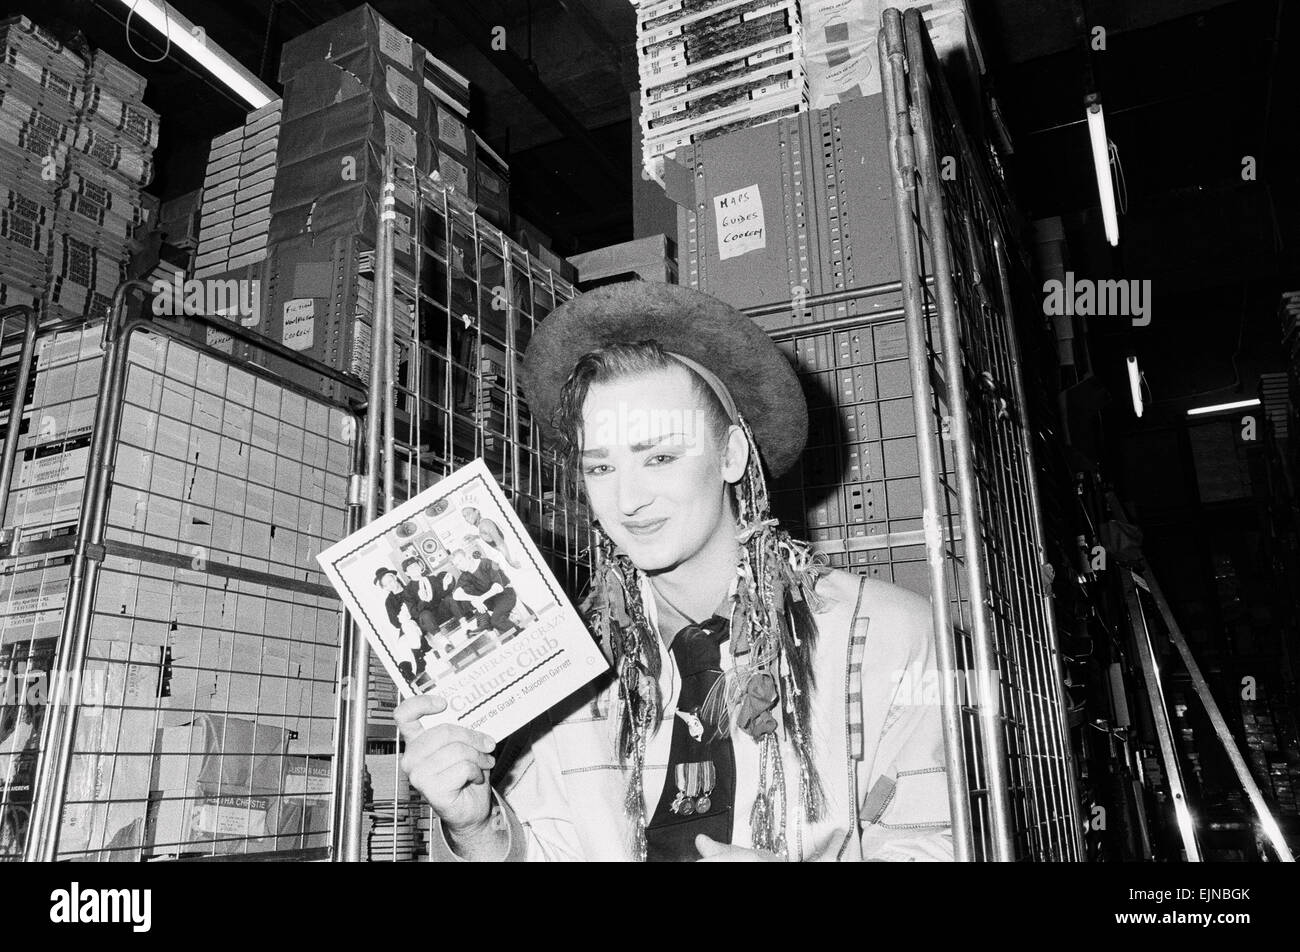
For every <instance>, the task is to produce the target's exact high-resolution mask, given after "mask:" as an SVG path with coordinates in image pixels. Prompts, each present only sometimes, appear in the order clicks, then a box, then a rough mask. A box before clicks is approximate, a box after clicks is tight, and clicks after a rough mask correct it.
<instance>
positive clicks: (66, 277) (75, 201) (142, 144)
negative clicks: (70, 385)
mask: <svg viewBox="0 0 1300 952" xmlns="http://www.w3.org/2000/svg"><path fill="white" fill-rule="evenodd" d="M143 89H144V79H143V78H142V77H140V76H139V75H137V74H135V73H134V71H132V70H130V69H128V68H127V67H126V66H124V65H122V64H121V63H119V62H118V61H117V60H115V59H113V58H112V57H111V56H109V55H108V54H106V53H104V52H102V51H96V52H95V53H94V54H93V56H92V62H91V66H90V69H89V71H88V72H87V74H86V77H85V82H84V86H83V98H82V106H81V110H80V112H79V113H78V115H77V121H76V126H75V130H74V134H73V138H72V140H71V143H70V145H71V151H70V153H69V158H68V163H67V175H66V178H65V180H64V181H63V182H62V184H61V187H60V190H59V194H58V201H57V207H56V214H55V220H54V241H53V243H52V248H51V251H52V257H51V261H50V283H49V286H48V288H47V289H46V292H45V296H44V307H45V312H46V317H48V318H54V319H63V318H77V317H104V316H106V315H107V313H108V308H109V304H110V302H111V299H112V295H113V292H114V291H115V290H116V289H117V286H118V285H119V284H120V283H121V282H122V281H123V279H124V278H125V277H126V267H127V263H128V262H129V260H130V258H131V255H132V253H133V251H134V244H133V239H134V236H135V233H136V230H137V229H138V228H140V227H141V226H142V225H144V224H146V223H147V222H150V221H151V220H152V218H153V217H154V216H155V215H156V213H157V202H156V201H155V200H153V199H152V198H151V197H150V196H147V195H146V194H144V193H143V192H142V191H141V189H142V187H143V186H145V185H147V184H148V183H149V181H150V180H151V179H152V178H153V150H154V149H155V148H156V147H157V144H158V115H157V113H155V112H154V111H153V110H151V109H149V108H148V107H147V106H145V105H144V103H143V102H142V101H141V99H140V97H141V95H142V92H143Z"/></svg>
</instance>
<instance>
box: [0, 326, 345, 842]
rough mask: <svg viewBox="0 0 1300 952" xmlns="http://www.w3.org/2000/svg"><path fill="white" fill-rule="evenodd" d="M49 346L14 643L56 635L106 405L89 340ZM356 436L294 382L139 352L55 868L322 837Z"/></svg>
mask: <svg viewBox="0 0 1300 952" xmlns="http://www.w3.org/2000/svg"><path fill="white" fill-rule="evenodd" d="M39 346H40V350H39V352H38V357H37V369H36V373H35V374H34V379H33V393H32V398H31V400H30V402H29V405H28V407H27V409H26V411H25V416H26V423H25V433H24V436H23V439H22V442H21V443H20V451H21V463H20V467H19V470H18V471H17V472H16V473H15V492H14V497H13V498H12V501H11V504H10V507H9V512H8V513H7V515H6V523H7V524H8V525H10V526H15V525H16V526H17V528H18V530H19V531H18V532H17V533H16V535H17V541H18V544H19V546H20V547H22V548H21V549H20V551H22V552H24V553H25V551H26V545H25V544H26V543H28V542H40V545H39V547H38V548H39V550H40V553H41V554H39V555H35V554H20V555H19V556H17V557H15V558H12V559H9V560H6V561H5V563H4V564H3V565H0V644H3V645H9V644H15V643H18V642H19V641H30V640H32V639H36V638H38V637H39V638H49V639H54V638H57V636H58V634H59V632H60V630H61V627H62V624H63V620H64V615H63V609H64V604H65V599H66V592H67V587H68V571H69V563H68V550H70V549H71V548H72V545H73V542H74V540H73V538H72V536H71V535H70V534H67V533H66V531H65V533H64V538H63V541H64V546H63V547H57V543H58V541H59V540H58V539H53V540H51V539H50V536H51V535H52V534H53V533H54V530H58V529H59V528H64V529H65V530H66V528H67V527H69V526H70V525H72V521H71V520H75V519H76V518H77V517H78V516H79V515H80V503H81V491H80V488H79V486H80V485H81V482H82V479H83V478H84V472H85V456H86V445H87V444H88V442H89V440H90V438H91V432H90V428H91V426H92V423H93V413H94V407H95V402H96V396H97V393H98V391H99V385H98V379H99V367H100V365H101V360H102V358H101V356H100V355H101V351H100V348H99V329H98V327H95V326H92V327H90V328H87V329H85V330H84V331H78V332H76V333H70V334H60V335H57V336H49V337H46V338H43V339H42V340H41V341H40V345H39ZM349 423H350V420H349ZM354 437H355V428H353V427H351V426H345V425H344V415H343V414H342V413H341V412H340V411H338V410H337V409H335V408H332V407H330V406H328V405H326V404H324V403H320V402H318V401H313V400H311V399H308V398H306V397H304V396H303V395H302V394H299V393H296V392H294V391H292V390H290V389H289V388H286V387H284V386H283V385H282V384H277V383H272V382H271V381H268V380H264V379H259V378H256V377H254V376H253V375H252V374H250V373H248V372H246V371H244V370H242V369H240V368H239V367H236V366H233V365H230V364H228V363H225V362H221V361H218V360H215V359H213V358H212V357H211V356H209V355H207V354H204V353H199V352H197V351H195V350H194V349H193V348H192V347H190V346H188V345H186V344H184V343H181V342H176V341H167V340H165V339H163V338H159V337H154V336H152V335H148V334H143V333H142V334H138V335H136V336H134V337H133V338H132V341H131V348H130V365H129V369H128V375H127V379H126V387H125V400H124V405H123V409H122V417H121V431H120V434H119V440H118V444H117V446H116V465H115V467H114V470H113V476H112V486H111V490H110V492H109V506H108V513H107V527H106V537H105V552H104V554H103V556H102V561H101V571H100V574H99V581H98V585H97V588H96V590H95V593H94V603H93V615H92V618H91V627H90V641H89V649H88V661H87V665H86V671H87V679H86V681H87V685H88V688H87V690H88V691H91V692H92V694H90V695H87V697H89V699H90V700H91V701H92V702H93V706H92V707H91V708H89V709H86V710H83V714H82V716H80V717H79V720H78V728H77V735H76V738H75V745H76V747H75V753H74V758H73V765H74V766H73V771H72V774H71V776H70V779H69V784H68V791H69V794H68V804H67V809H66V811H65V816H64V822H63V828H62V830H61V832H60V850H61V853H62V855H63V857H65V858H78V859H96V858H98V859H110V858H115V859H139V858H142V856H143V855H148V856H154V857H161V856H176V855H183V854H184V855H193V854H211V853H238V852H245V851H254V850H268V849H291V848H299V847H302V846H319V845H323V841H324V837H325V835H326V834H327V832H328V815H329V811H328V809H325V808H324V807H323V806H322V800H323V799H325V798H326V797H327V796H328V776H327V775H325V774H323V773H322V770H323V767H322V764H323V763H325V762H326V761H324V760H322V758H328V757H329V756H330V755H331V753H332V750H333V746H332V745H333V736H334V730H335V723H334V716H335V711H336V706H337V700H338V696H337V671H338V664H339V659H338V636H339V631H340V616H339V609H338V602H337V599H336V598H335V597H334V596H333V593H332V590H331V589H330V588H329V586H328V584H327V583H325V582H324V580H323V577H322V576H321V575H320V572H319V566H317V565H316V563H315V559H314V556H315V554H316V553H317V552H319V551H321V549H322V548H324V547H325V546H326V545H328V543H329V542H330V541H332V540H335V539H338V538H340V537H341V536H342V535H343V534H344V533H345V531H346V530H345V523H346V518H347V517H346V512H347V508H346V486H347V473H348V472H349V471H350V464H351V460H352V450H351V445H350V441H351V440H353V439H354ZM209 727H211V728H213V729H211V730H209V729H208V728H209ZM191 728H197V731H198V732H197V734H196V733H195V731H194V730H192V729H191ZM250 764H251V768H252V769H251V772H250ZM299 768H301V769H299ZM7 809H8V806H7V805H6V804H5V803H0V823H7V822H8V821H9V818H8V817H7V816H6V815H5V811H6V810H7Z"/></svg>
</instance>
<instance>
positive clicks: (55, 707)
mask: <svg viewBox="0 0 1300 952" xmlns="http://www.w3.org/2000/svg"><path fill="white" fill-rule="evenodd" d="M131 291H140V292H141V293H142V294H145V295H147V294H149V293H150V287H149V285H148V284H146V283H145V282H144V281H124V282H123V283H122V284H120V285H118V288H117V290H116V291H115V292H114V293H113V304H112V308H111V310H110V311H109V315H108V319H107V320H106V321H105V323H104V332H103V333H104V339H103V344H102V346H103V350H104V357H103V363H102V364H101V366H100V373H99V399H98V401H97V402H96V403H95V422H94V432H93V434H92V436H91V444H90V453H89V456H88V458H87V461H86V480H85V483H84V485H83V486H82V490H81V510H80V513H79V515H78V518H77V535H76V542H75V544H74V548H73V553H72V564H71V566H70V567H69V571H68V595H67V601H66V602H65V608H64V613H63V625H62V627H61V629H60V632H59V647H58V652H57V654H56V655H55V660H54V664H53V666H52V668H51V677H52V680H53V682H54V684H53V690H52V691H51V692H50V695H49V707H48V708H47V714H46V718H45V722H44V723H43V724H42V725H41V745H40V751H41V753H40V758H39V761H38V764H37V768H36V782H35V783H34V784H33V785H32V813H31V819H30V825H29V836H28V841H27V849H26V851H25V858H26V859H27V860H28V861H35V862H47V863H48V862H53V860H54V858H55V856H56V853H57V850H58V838H59V824H60V822H61V821H62V817H63V801H64V796H65V794H66V786H67V781H68V769H69V767H70V765H71V763H72V747H73V740H74V736H75V730H76V720H77V711H78V710H79V708H80V702H81V672H82V669H83V668H84V667H85V662H86V649H87V647H88V643H89V641H90V622H91V610H92V608H93V606H94V597H95V581H96V579H97V578H98V576H99V566H100V557H101V556H100V554H99V552H98V551H97V549H98V547H99V546H100V545H101V544H102V542H103V530H104V516H105V513H106V512H107V509H108V494H107V487H108V477H109V474H110V472H111V470H112V466H113V460H112V456H113V453H112V447H113V443H114V439H115V438H116V434H117V425H118V422H119V420H120V419H121V403H122V391H123V389H124V386H125V380H126V365H127V356H128V352H129V345H130V341H129V337H130V333H129V331H124V330H123V329H122V327H123V325H124V324H125V314H126V309H125V304H126V297H127V295H128V294H129V293H130V292H131Z"/></svg>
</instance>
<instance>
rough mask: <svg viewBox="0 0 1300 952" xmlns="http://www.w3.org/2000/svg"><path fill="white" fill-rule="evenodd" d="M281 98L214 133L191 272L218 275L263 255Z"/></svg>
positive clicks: (257, 260)
mask: <svg viewBox="0 0 1300 952" xmlns="http://www.w3.org/2000/svg"><path fill="white" fill-rule="evenodd" d="M280 106H281V103H280V100H278V99H277V100H275V101H274V102H271V103H268V104H267V105H265V106H263V107H262V108H261V109H257V110H255V111H253V112H250V113H249V114H248V118H247V119H245V120H244V124H243V125H242V126H240V127H239V128H237V129H232V130H231V131H230V132H227V133H224V134H223V135H219V136H217V137H216V138H215V139H213V140H212V148H211V150H210V151H209V152H208V168H207V172H206V174H205V176H204V179H203V199H202V216H201V218H200V224H199V243H198V248H197V249H196V252H195V259H194V276H195V277H196V278H210V277H217V276H223V275H226V274H228V273H230V272H233V271H235V270H237V269H240V268H245V267H247V266H249V265H256V264H258V263H259V262H261V261H262V260H263V259H264V258H266V247H267V237H268V235H269V233H270V222H271V192H272V191H273V190H274V188H275V172H276V148H277V146H278V145H279V141H280V114H281V109H280Z"/></svg>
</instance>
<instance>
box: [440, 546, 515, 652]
mask: <svg viewBox="0 0 1300 952" xmlns="http://www.w3.org/2000/svg"><path fill="white" fill-rule="evenodd" d="M451 562H452V565H454V566H456V569H457V571H459V572H460V578H459V579H457V581H456V588H455V589H453V590H452V593H451V598H452V601H453V602H459V603H460V604H461V606H462V607H461V614H462V617H470V616H471V615H472V616H473V617H474V619H475V627H476V628H477V629H478V630H479V631H482V630H484V629H486V628H492V629H493V630H495V631H496V633H497V634H499V635H501V634H505V633H506V632H507V631H508V630H509V629H510V628H511V627H512V626H511V622H510V613H511V612H512V611H514V607H515V601H516V597H515V590H514V589H513V588H512V587H511V585H510V579H508V578H507V577H506V574H505V573H504V572H502V571H501V566H499V565H497V563H496V562H494V561H493V560H492V559H488V558H483V557H482V556H481V555H480V554H479V553H477V552H473V553H472V552H470V551H468V550H466V549H457V550H456V551H455V552H453V553H452V555H451Z"/></svg>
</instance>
